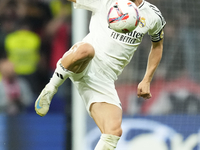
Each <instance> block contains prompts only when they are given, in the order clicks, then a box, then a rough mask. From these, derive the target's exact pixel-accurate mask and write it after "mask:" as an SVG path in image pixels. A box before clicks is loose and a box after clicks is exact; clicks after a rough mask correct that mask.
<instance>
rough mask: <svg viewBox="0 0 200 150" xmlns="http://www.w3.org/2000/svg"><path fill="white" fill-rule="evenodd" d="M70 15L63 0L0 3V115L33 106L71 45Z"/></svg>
mask: <svg viewBox="0 0 200 150" xmlns="http://www.w3.org/2000/svg"><path fill="white" fill-rule="evenodd" d="M70 13H71V3H69V2H67V1H61V0H46V1H45V0H0V71H1V72H0V86H1V89H4V90H0V97H1V98H0V112H9V114H19V113H22V112H25V107H28V106H30V105H33V103H34V101H35V98H36V97H37V96H38V95H39V93H40V92H41V90H42V89H43V88H44V86H45V84H46V83H47V82H48V81H49V78H50V76H51V74H52V71H53V70H54V69H55V67H56V66H55V64H56V62H57V61H58V59H59V58H60V57H61V56H62V55H63V53H64V52H65V51H67V50H68V49H69V47H70V46H71V18H70V17H71V14H70ZM11 103H12V105H11ZM33 106H34V105H33ZM33 106H32V107H33Z"/></svg>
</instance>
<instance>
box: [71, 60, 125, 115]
mask: <svg viewBox="0 0 200 150" xmlns="http://www.w3.org/2000/svg"><path fill="white" fill-rule="evenodd" d="M70 79H71V80H72V82H73V83H74V85H75V87H76V88H77V89H78V92H79V94H80V96H81V98H82V99H83V101H84V103H85V106H86V109H87V111H88V113H89V115H90V116H91V114H90V106H91V104H92V103H95V102H106V103H109V104H113V105H116V106H118V107H119V108H120V109H122V107H121V102H120V99H119V97H118V94H117V91H116V89H115V84H114V80H113V79H112V77H111V76H110V75H109V71H108V69H106V68H105V67H104V66H103V65H102V63H101V62H99V61H98V58H97V57H94V58H93V59H92V60H91V62H90V63H89V64H88V66H87V68H86V69H85V70H84V71H83V72H81V73H79V74H74V75H73V76H72V77H70Z"/></svg>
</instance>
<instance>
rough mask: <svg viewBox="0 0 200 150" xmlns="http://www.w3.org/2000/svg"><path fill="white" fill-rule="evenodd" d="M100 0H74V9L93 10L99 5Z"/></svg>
mask: <svg viewBox="0 0 200 150" xmlns="http://www.w3.org/2000/svg"><path fill="white" fill-rule="evenodd" d="M100 3H101V2H100V0H76V3H74V8H75V9H86V10H89V11H92V12H94V11H95V10H97V8H98V7H99V6H100Z"/></svg>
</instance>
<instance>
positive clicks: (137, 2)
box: [133, 0, 143, 6]
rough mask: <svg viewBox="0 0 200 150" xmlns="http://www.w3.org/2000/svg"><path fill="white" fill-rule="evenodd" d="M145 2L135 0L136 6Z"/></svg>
mask: <svg viewBox="0 0 200 150" xmlns="http://www.w3.org/2000/svg"><path fill="white" fill-rule="evenodd" d="M142 1H143V0H135V1H134V0H133V2H134V3H135V5H136V6H139V5H140V4H141V3H142Z"/></svg>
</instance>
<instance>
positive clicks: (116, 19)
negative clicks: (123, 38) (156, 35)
mask: <svg viewBox="0 0 200 150" xmlns="http://www.w3.org/2000/svg"><path fill="white" fill-rule="evenodd" d="M107 20H108V26H109V28H111V29H113V30H115V31H117V32H120V33H128V32H131V31H133V30H134V29H135V28H136V27H137V26H138V24H139V21H140V15H139V11H138V8H137V6H136V5H135V3H133V2H131V1H128V0H119V1H117V2H115V3H113V4H112V5H111V7H110V9H109V12H108V17H107Z"/></svg>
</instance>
